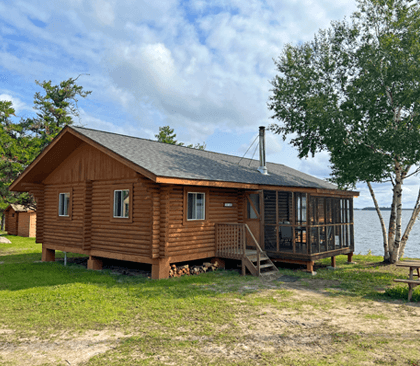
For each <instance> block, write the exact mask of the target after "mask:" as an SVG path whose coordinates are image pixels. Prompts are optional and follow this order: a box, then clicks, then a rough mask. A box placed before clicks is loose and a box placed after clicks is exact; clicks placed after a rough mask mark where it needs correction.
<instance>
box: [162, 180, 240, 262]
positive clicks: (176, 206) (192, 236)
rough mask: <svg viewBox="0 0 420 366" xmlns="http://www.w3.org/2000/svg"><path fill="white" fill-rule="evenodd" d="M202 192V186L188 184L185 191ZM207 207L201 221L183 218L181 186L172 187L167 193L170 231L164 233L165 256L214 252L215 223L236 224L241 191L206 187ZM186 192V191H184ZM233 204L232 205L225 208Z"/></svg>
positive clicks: (195, 255) (182, 189) (184, 213)
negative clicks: (166, 237) (165, 240)
mask: <svg viewBox="0 0 420 366" xmlns="http://www.w3.org/2000/svg"><path fill="white" fill-rule="evenodd" d="M188 191H191V192H201V191H203V188H202V187H201V188H199V187H191V188H187V189H186V190H185V192H188ZM205 193H206V195H208V197H206V204H208V206H209V207H208V209H207V210H206V212H207V214H208V217H206V220H205V221H204V222H194V221H185V220H184V216H185V215H186V212H185V210H186V207H184V187H182V186H174V188H173V189H172V192H171V193H170V198H169V202H170V205H169V206H170V208H169V223H170V224H169V232H168V233H167V236H168V239H167V247H166V253H167V255H168V256H181V255H184V256H185V255H191V256H192V257H197V256H199V255H200V253H203V255H204V253H208V252H214V251H215V227H214V225H215V223H227V222H233V223H237V222H240V220H242V221H243V207H242V206H243V194H242V193H241V192H238V191H237V190H233V189H220V188H218V189H211V188H210V189H207V190H206V192H205ZM185 194H186V193H185ZM225 203H232V204H233V206H232V207H224V204H225Z"/></svg>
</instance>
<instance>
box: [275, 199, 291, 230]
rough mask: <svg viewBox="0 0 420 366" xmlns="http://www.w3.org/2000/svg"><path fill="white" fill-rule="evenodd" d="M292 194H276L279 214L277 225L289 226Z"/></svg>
mask: <svg viewBox="0 0 420 366" xmlns="http://www.w3.org/2000/svg"><path fill="white" fill-rule="evenodd" d="M291 203H292V194H291V193H289V192H278V199H277V205H278V212H279V218H278V223H279V224H288V225H290V224H291V221H292V217H291V211H292V210H291V208H292V205H291Z"/></svg>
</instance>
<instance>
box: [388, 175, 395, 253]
mask: <svg viewBox="0 0 420 366" xmlns="http://www.w3.org/2000/svg"><path fill="white" fill-rule="evenodd" d="M396 199H397V195H396V189H395V183H394V182H392V203H391V212H390V216H389V225H388V256H387V257H388V260H389V258H390V256H391V251H392V248H393V246H394V241H395V229H396V221H395V220H396V218H397V215H396V210H395V208H396V207H397V202H396Z"/></svg>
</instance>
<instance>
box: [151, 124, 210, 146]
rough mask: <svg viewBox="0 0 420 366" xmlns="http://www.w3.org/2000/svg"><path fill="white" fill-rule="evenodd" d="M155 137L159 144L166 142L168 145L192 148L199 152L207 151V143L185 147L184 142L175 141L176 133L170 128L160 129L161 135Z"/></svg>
mask: <svg viewBox="0 0 420 366" xmlns="http://www.w3.org/2000/svg"><path fill="white" fill-rule="evenodd" d="M155 137H156V138H157V140H158V141H159V142H164V143H166V144H172V145H179V146H186V147H192V148H194V149H198V150H205V148H206V144H205V142H203V144H199V143H197V144H195V145H193V144H190V145H185V144H184V143H183V142H178V141H177V140H175V137H176V133H174V129H173V128H170V127H169V126H163V127H159V133H158V134H157V135H155Z"/></svg>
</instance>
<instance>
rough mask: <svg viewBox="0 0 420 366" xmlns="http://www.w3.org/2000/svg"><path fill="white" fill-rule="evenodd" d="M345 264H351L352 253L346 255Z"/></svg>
mask: <svg viewBox="0 0 420 366" xmlns="http://www.w3.org/2000/svg"><path fill="white" fill-rule="evenodd" d="M347 262H348V263H353V252H351V253H349V254H347Z"/></svg>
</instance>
